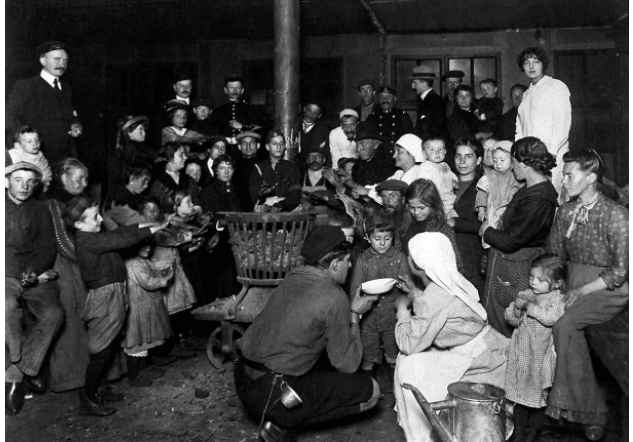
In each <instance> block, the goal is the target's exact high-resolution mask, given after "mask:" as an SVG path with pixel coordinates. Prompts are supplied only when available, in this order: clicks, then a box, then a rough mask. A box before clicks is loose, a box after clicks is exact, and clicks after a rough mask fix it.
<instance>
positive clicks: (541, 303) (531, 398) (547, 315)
mask: <svg viewBox="0 0 633 442" xmlns="http://www.w3.org/2000/svg"><path fill="white" fill-rule="evenodd" d="M528 292H529V293H531V294H532V296H535V295H534V294H533V292H532V291H531V290H528ZM514 303H515V301H512V303H510V305H509V306H508V308H507V309H506V313H505V316H506V319H507V320H508V322H509V323H510V324H512V325H513V326H514V327H517V329H516V330H515V331H514V333H513V334H512V343H511V344H510V354H509V355H508V368H507V371H506V397H507V398H508V399H510V400H511V401H514V402H516V403H518V404H521V405H525V406H526V407H531V408H542V407H544V406H545V405H547V403H546V402H545V400H546V399H547V390H548V389H549V388H550V387H551V386H552V382H553V381H554V369H555V367H556V352H555V351H554V337H553V335H552V326H553V325H554V323H555V322H556V321H557V320H558V319H559V318H560V317H561V316H562V315H563V312H564V311H565V304H564V302H563V295H562V294H561V292H560V290H554V291H552V292H549V293H545V294H542V295H538V297H537V298H536V302H535V303H530V304H529V306H528V308H527V310H526V311H521V315H520V316H519V317H517V316H516V315H515V313H514Z"/></svg>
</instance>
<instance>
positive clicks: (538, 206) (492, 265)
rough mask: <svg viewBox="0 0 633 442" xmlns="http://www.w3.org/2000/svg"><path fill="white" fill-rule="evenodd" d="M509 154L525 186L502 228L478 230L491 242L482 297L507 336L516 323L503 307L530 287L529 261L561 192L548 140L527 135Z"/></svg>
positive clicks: (540, 248)
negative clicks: (552, 178)
mask: <svg viewBox="0 0 633 442" xmlns="http://www.w3.org/2000/svg"><path fill="white" fill-rule="evenodd" d="M511 154H512V165H513V168H514V169H513V170H514V174H515V176H516V179H517V180H518V181H525V186H524V187H522V188H521V189H520V190H519V191H518V192H517V193H516V194H515V195H514V196H513V197H512V200H511V201H510V203H509V204H508V206H507V208H506V211H505V213H504V214H503V217H502V218H501V224H500V226H499V227H497V228H492V227H490V226H489V225H488V222H487V221H485V222H484V223H483V224H482V225H481V228H480V230H479V235H480V236H482V237H483V239H484V241H485V242H486V243H488V244H490V246H491V248H490V251H489V255H488V269H487V272H486V275H487V277H486V286H485V288H484V296H483V297H482V301H483V304H484V305H485V307H486V312H488V321H489V322H490V325H491V326H492V327H494V328H495V329H496V330H498V331H499V332H501V333H502V334H503V335H505V336H507V337H510V336H512V327H511V326H510V324H509V323H508V322H507V321H506V320H505V318H504V312H505V309H506V308H507V307H508V306H509V305H510V303H511V302H512V301H513V300H514V298H515V297H516V294H517V293H518V292H520V291H522V290H525V289H527V288H528V275H529V270H530V263H531V261H532V260H533V259H534V258H536V257H537V256H538V255H540V254H541V253H543V246H544V245H545V241H546V240H547V237H548V235H549V232H550V229H551V228H552V223H553V222H554V215H555V214H556V207H557V206H558V203H557V201H558V194H557V193H556V189H554V186H553V185H552V183H551V181H550V180H549V179H548V173H549V171H550V170H551V169H552V167H554V165H555V164H556V163H555V162H554V157H553V156H552V155H551V154H550V153H549V152H548V151H547V147H545V144H543V142H542V141H541V140H539V139H538V138H534V137H527V138H523V139H521V140H518V141H517V142H515V143H514V144H513V145H512V150H511Z"/></svg>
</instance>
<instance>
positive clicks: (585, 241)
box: [546, 150, 629, 440]
mask: <svg viewBox="0 0 633 442" xmlns="http://www.w3.org/2000/svg"><path fill="white" fill-rule="evenodd" d="M563 161H564V165H563V189H564V190H565V192H566V194H567V195H568V196H569V197H570V198H571V199H572V200H571V201H569V202H567V203H565V204H563V205H562V207H561V208H560V209H559V210H558V213H557V214H556V220H555V221H554V227H553V228H552V233H551V235H550V237H549V239H548V243H547V248H548V250H549V251H551V252H553V253H556V254H558V255H559V256H561V257H563V258H564V259H565V260H566V261H567V265H568V267H569V277H568V281H567V289H568V291H567V293H566V295H565V298H566V301H565V304H566V306H565V314H564V315H563V317H562V318H561V319H559V320H558V322H557V323H556V324H555V325H554V347H555V349H556V354H557V357H556V372H555V375H554V385H553V387H552V390H551V392H550V394H549V397H548V407H547V411H546V413H547V414H548V415H549V416H551V417H553V418H556V419H559V418H561V417H563V418H565V419H566V420H568V421H570V422H580V423H582V424H584V425H585V426H586V433H587V435H588V436H589V438H590V439H591V440H597V439H599V438H600V436H601V435H602V431H603V427H604V426H605V425H606V423H607V411H608V410H607V407H606V405H605V403H604V399H603V397H602V393H601V391H600V387H599V386H598V384H597V382H596V379H595V375H594V371H593V366H592V363H591V357H590V355H589V348H588V346H587V341H586V339H585V328H586V327H587V326H588V325H592V324H600V323H603V322H607V321H609V320H610V319H612V318H614V317H615V316H616V315H617V314H618V313H620V312H621V311H622V310H623V309H624V308H625V307H626V306H627V305H628V302H629V285H628V278H629V217H628V212H627V210H626V209H625V208H623V207H621V206H619V205H618V204H617V203H615V202H614V201H612V200H610V199H608V198H606V197H605V196H604V195H603V194H602V193H600V192H599V191H598V190H597V185H598V181H600V178H601V176H602V174H603V172H604V162H603V160H602V158H601V157H600V155H598V153H597V152H596V151H594V150H580V151H576V152H569V153H566V154H565V155H564V156H563Z"/></svg>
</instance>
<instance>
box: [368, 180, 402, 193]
mask: <svg viewBox="0 0 633 442" xmlns="http://www.w3.org/2000/svg"><path fill="white" fill-rule="evenodd" d="M408 188H409V185H408V184H407V183H405V182H404V181H400V180H387V181H383V182H382V183H380V184H378V186H376V192H381V191H383V190H399V191H400V192H402V193H403V194H404V193H405V192H406V191H407V189H408Z"/></svg>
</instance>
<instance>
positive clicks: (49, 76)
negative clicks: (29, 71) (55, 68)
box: [40, 69, 62, 90]
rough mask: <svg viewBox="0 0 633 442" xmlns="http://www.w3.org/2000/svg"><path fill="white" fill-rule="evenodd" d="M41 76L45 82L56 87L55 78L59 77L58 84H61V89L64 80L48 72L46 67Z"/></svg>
mask: <svg viewBox="0 0 633 442" xmlns="http://www.w3.org/2000/svg"><path fill="white" fill-rule="evenodd" d="M40 77H42V78H43V79H44V81H45V82H47V83H48V84H50V85H51V87H55V80H56V79H57V84H59V89H60V90H61V88H62V82H61V80H60V79H59V77H56V76H54V75H53V74H50V73H49V72H46V71H45V70H44V69H42V71H41V72H40Z"/></svg>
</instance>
